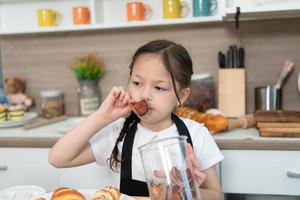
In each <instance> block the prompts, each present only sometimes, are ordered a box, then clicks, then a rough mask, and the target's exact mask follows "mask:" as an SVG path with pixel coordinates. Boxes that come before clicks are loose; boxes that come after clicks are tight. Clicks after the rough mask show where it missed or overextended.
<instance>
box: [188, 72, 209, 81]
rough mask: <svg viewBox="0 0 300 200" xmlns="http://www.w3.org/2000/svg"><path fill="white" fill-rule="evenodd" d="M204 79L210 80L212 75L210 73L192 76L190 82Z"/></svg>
mask: <svg viewBox="0 0 300 200" xmlns="http://www.w3.org/2000/svg"><path fill="white" fill-rule="evenodd" d="M206 78H212V75H211V74H210V73H200V74H193V75H192V80H196V79H206Z"/></svg>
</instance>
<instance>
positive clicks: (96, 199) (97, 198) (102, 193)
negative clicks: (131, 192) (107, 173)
mask: <svg viewBox="0 0 300 200" xmlns="http://www.w3.org/2000/svg"><path fill="white" fill-rule="evenodd" d="M120 196H121V193H120V192H119V190H118V189H117V188H114V187H111V186H110V187H104V188H101V189H99V190H98V191H97V192H96V194H95V195H94V196H93V198H92V200H119V199H120Z"/></svg>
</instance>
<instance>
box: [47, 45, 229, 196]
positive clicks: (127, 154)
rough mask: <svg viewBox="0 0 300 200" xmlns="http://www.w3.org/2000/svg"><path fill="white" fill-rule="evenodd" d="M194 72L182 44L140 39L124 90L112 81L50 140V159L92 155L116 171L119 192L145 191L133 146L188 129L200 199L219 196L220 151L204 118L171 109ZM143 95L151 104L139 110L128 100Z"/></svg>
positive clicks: (60, 163)
mask: <svg viewBox="0 0 300 200" xmlns="http://www.w3.org/2000/svg"><path fill="white" fill-rule="evenodd" d="M192 74H193V69H192V60H191V58H190V56H189V54H188V52H187V51H186V49H185V48H184V47H183V46H181V45H179V44H175V43H173V42H170V41H166V40H156V41H152V42H149V43H147V44H145V45H143V46H142V47H140V48H139V49H138V50H137V51H136V52H135V54H134V56H133V59H132V62H131V64H130V80H129V85H128V89H127V91H125V90H124V89H123V88H121V87H113V88H112V89H111V91H110V93H109V94H108V96H107V97H106V98H105V100H104V101H103V103H102V104H101V106H100V108H99V109H98V110H97V111H96V112H95V113H93V114H91V115H90V116H89V117H87V118H86V119H85V120H84V121H83V122H81V123H80V124H79V125H77V126H76V127H74V128H73V129H72V130H71V131H70V132H68V133H67V134H66V135H65V136H64V137H63V138H62V139H60V140H59V141H58V142H57V143H56V144H55V145H54V147H53V148H52V150H51V151H50V154H49V162H50V163H51V164H52V165H53V166H55V167H60V168H63V167H73V166H79V165H84V164H88V163H92V162H95V161H96V162H97V163H98V164H99V165H102V166H107V167H110V168H111V169H112V170H114V171H117V172H119V173H120V188H119V189H120V192H122V193H125V194H128V195H132V196H148V195H149V193H148V189H147V184H146V182H145V175H144V173H143V169H142V164H141V158H140V155H139V153H138V149H137V148H138V147H139V146H141V145H143V144H145V143H147V142H149V141H152V140H154V139H155V140H156V139H162V138H165V137H171V136H178V135H186V136H187V138H188V139H187V141H188V142H189V143H190V144H191V145H189V146H188V156H189V157H190V159H191V160H192V163H193V167H194V170H193V171H194V173H195V176H196V179H197V180H196V181H197V183H198V185H199V187H200V194H201V196H202V199H209V200H211V199H223V195H222V191H221V186H220V183H219V179H218V176H217V173H216V167H215V165H216V164H217V163H218V162H219V161H221V160H222V159H223V156H222V154H221V152H220V150H219V149H218V147H217V145H216V144H215V142H214V140H213V138H212V137H211V135H210V134H209V132H208V130H207V129H206V128H205V127H204V126H203V125H202V124H199V123H197V122H195V121H192V120H189V119H185V118H179V117H177V116H176V115H175V114H173V111H174V109H175V107H176V106H180V105H181V104H182V103H183V102H184V101H185V100H186V99H187V97H188V95H189V93H190V89H189V84H190V80H191V75H192ZM142 99H144V100H146V101H147V104H148V107H149V109H148V112H147V113H146V114H145V115H143V116H139V115H137V114H136V113H134V112H132V109H131V106H130V103H131V102H137V101H140V100H142ZM126 116H127V117H126ZM125 117H126V118H125ZM191 146H193V149H192V147H191ZM124 160H128V161H129V162H122V161H124ZM131 166H132V167H131ZM132 169H134V170H132ZM128 172H129V173H128Z"/></svg>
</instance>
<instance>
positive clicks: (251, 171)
mask: <svg viewBox="0 0 300 200" xmlns="http://www.w3.org/2000/svg"><path fill="white" fill-rule="evenodd" d="M222 153H223V155H224V157H225V158H224V160H223V161H222V163H221V182H222V189H223V192H224V193H242V194H272V195H300V190H299V186H300V160H299V158H300V151H266V150H261V151H257V150H223V151H222Z"/></svg>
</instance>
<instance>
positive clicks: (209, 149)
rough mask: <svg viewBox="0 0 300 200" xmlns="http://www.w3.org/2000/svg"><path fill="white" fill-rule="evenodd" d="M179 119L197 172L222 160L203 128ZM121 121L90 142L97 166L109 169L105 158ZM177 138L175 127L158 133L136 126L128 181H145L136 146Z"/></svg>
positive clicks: (188, 120) (212, 140)
mask: <svg viewBox="0 0 300 200" xmlns="http://www.w3.org/2000/svg"><path fill="white" fill-rule="evenodd" d="M181 119H182V120H183V122H184V123H185V125H186V127H187V128H188V130H189V133H190V136H191V138H192V142H193V149H194V152H195V155H196V157H197V159H198V160H199V162H200V167H201V170H205V169H208V168H209V167H212V166H213V165H215V164H217V163H218V162H219V161H221V160H222V159H223V158H224V157H223V155H222V153H221V152H220V150H219V148H218V146H217V145H216V143H215V141H214V139H213V138H212V136H211V135H210V133H209V132H208V130H207V128H206V127H205V126H203V125H202V124H199V123H198V122H195V121H193V120H190V119H186V118H181ZM124 121H125V119H119V120H117V121H115V122H113V123H111V124H109V125H108V126H106V127H105V128H103V129H102V130H100V131H99V132H98V133H97V134H96V135H95V136H93V137H92V138H91V139H90V144H91V147H92V150H93V153H94V156H95V158H96V162H97V163H98V164H99V165H101V166H106V167H109V165H108V164H107V159H108V158H109V157H110V155H111V152H112V149H113V147H114V145H115V141H116V139H117V138H118V136H119V133H120V131H121V129H122V128H123V124H124ZM178 135H179V134H178V130H177V127H176V125H175V124H173V125H172V126H170V127H169V128H167V129H165V130H162V131H159V132H154V131H151V130H149V129H146V128H144V127H143V126H142V125H141V124H137V132H136V134H135V138H134V143H133V148H132V169H134V170H132V179H135V180H139V181H145V177H144V171H143V166H142V161H141V158H140V155H139V151H138V147H140V146H141V145H143V144H145V143H148V142H150V141H153V139H155V140H157V139H162V138H166V137H171V136H178ZM123 141H124V139H123ZM123 141H122V142H120V143H119V145H118V150H119V155H121V152H122V146H123Z"/></svg>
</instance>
